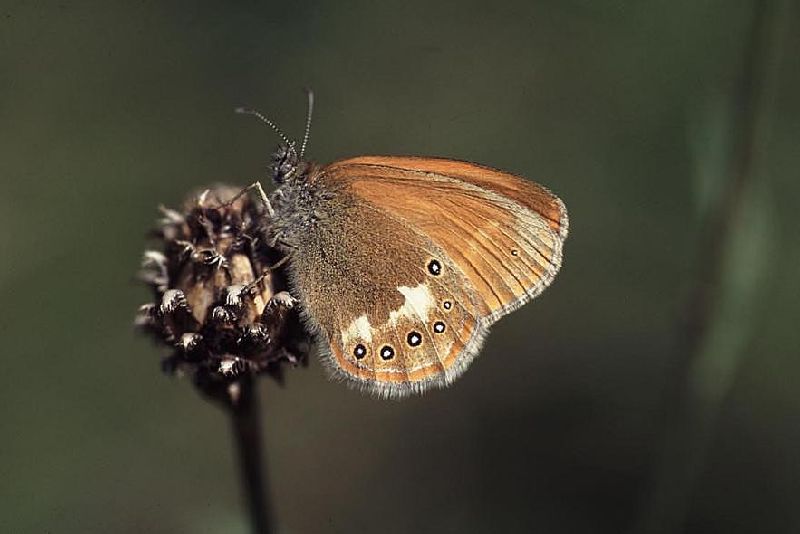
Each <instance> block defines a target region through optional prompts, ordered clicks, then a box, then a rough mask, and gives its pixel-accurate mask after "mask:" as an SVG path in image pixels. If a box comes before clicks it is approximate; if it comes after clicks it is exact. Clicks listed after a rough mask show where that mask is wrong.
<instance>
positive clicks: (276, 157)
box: [270, 143, 301, 185]
mask: <svg viewBox="0 0 800 534" xmlns="http://www.w3.org/2000/svg"><path fill="white" fill-rule="evenodd" d="M300 163H301V161H300V156H299V155H298V154H297V151H296V150H295V148H294V145H293V144H290V143H281V144H280V145H278V149H277V150H275V152H273V153H272V164H271V167H270V168H271V170H272V180H273V181H274V182H275V183H276V184H278V185H282V184H284V183H286V182H287V181H289V180H290V179H291V178H293V177H296V176H297V174H298V172H297V169H298V167H299V165H300Z"/></svg>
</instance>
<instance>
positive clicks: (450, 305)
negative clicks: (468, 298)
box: [442, 300, 453, 310]
mask: <svg viewBox="0 0 800 534" xmlns="http://www.w3.org/2000/svg"><path fill="white" fill-rule="evenodd" d="M442 308H444V309H445V310H450V309H452V308H453V303H452V302H450V301H449V300H446V301H444V302H442Z"/></svg>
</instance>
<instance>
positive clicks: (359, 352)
mask: <svg viewBox="0 0 800 534" xmlns="http://www.w3.org/2000/svg"><path fill="white" fill-rule="evenodd" d="M353 355H354V356H355V357H356V358H357V359H359V360H360V359H362V358H363V357H364V356H366V355H367V347H365V346H364V345H362V344H361V343H359V344H358V345H356V348H355V349H353Z"/></svg>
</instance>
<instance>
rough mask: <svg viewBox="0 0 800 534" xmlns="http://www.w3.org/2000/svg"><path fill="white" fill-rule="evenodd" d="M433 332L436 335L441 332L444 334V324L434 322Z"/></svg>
mask: <svg viewBox="0 0 800 534" xmlns="http://www.w3.org/2000/svg"><path fill="white" fill-rule="evenodd" d="M433 331H434V332H436V333H437V334H441V333H442V332H444V331H445V326H444V323H443V322H442V321H436V322H435V323H433Z"/></svg>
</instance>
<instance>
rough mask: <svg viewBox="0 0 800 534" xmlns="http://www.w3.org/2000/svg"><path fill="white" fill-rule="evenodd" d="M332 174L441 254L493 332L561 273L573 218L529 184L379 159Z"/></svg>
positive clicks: (455, 166) (454, 167)
mask: <svg viewBox="0 0 800 534" xmlns="http://www.w3.org/2000/svg"><path fill="white" fill-rule="evenodd" d="M444 172H447V173H448V174H442V173H444ZM326 174H329V175H330V176H331V178H335V179H336V180H338V181H341V182H346V183H347V184H348V187H349V188H350V190H352V191H353V192H354V193H355V194H356V195H357V196H358V197H359V198H362V199H364V200H366V201H368V202H369V203H371V204H372V205H374V206H376V207H378V208H379V209H382V210H384V211H385V212H387V213H388V214H391V215H392V216H395V217H399V218H400V219H401V220H402V221H404V222H405V223H406V224H408V225H410V226H412V227H414V228H417V229H420V230H422V231H423V232H424V233H425V235H426V236H428V237H429V238H431V240H432V241H434V242H435V243H436V245H437V246H439V247H441V248H442V249H443V250H444V252H445V253H446V254H447V255H448V256H449V257H450V258H451V259H452V260H453V262H454V263H455V264H456V266H457V268H458V269H459V270H460V271H461V272H462V273H464V275H465V276H466V277H467V278H468V279H469V280H470V282H471V284H472V285H473V287H475V288H476V290H477V293H478V297H479V303H478V307H479V309H480V310H481V314H482V316H483V318H484V322H485V323H487V324H488V323H491V322H493V321H494V320H496V319H498V318H499V317H501V316H502V315H504V314H505V313H508V312H509V311H511V310H513V309H515V308H516V307H518V306H520V305H521V304H524V303H525V302H527V301H528V300H530V299H531V298H533V297H535V296H536V295H538V294H539V293H540V292H541V291H542V290H543V289H544V288H545V287H547V286H548V285H549V284H550V283H551V282H552V280H553V278H554V277H555V274H556V273H557V272H558V269H559V267H560V265H561V252H562V246H563V241H564V239H565V238H566V235H567V226H568V222H567V221H568V219H567V213H566V210H565V209H564V205H563V203H562V202H561V201H560V200H559V199H558V198H557V197H556V196H555V195H553V194H552V193H550V192H549V191H548V190H546V189H545V188H543V187H541V186H539V185H538V184H535V183H533V182H530V181H528V180H524V179H522V178H519V177H517V176H513V175H510V174H507V173H503V172H500V171H496V170H493V169H489V168H487V167H482V166H478V165H474V164H471V163H465V162H457V161H452V160H440V159H425V158H408V157H375V156H373V157H360V158H355V159H350V160H344V161H341V162H337V163H335V164H333V165H331V166H329V167H328V169H327V170H326ZM538 210H541V211H538Z"/></svg>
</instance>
